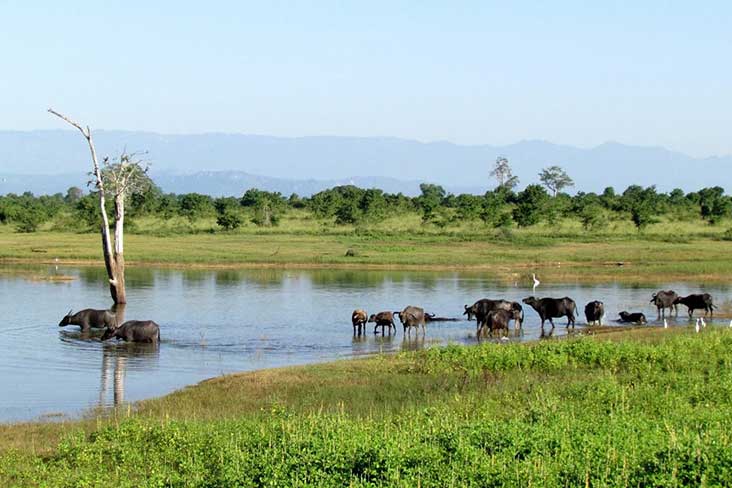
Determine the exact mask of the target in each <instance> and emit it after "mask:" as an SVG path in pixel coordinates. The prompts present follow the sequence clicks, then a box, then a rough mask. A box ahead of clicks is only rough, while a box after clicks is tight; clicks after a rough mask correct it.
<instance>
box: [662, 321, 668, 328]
mask: <svg viewBox="0 0 732 488" xmlns="http://www.w3.org/2000/svg"><path fill="white" fill-rule="evenodd" d="M663 328H664V329H668V320H666V319H663Z"/></svg>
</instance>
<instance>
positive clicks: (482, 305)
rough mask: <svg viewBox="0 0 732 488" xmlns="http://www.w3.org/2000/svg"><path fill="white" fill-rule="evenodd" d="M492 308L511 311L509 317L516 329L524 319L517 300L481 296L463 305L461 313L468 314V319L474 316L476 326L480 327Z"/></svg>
mask: <svg viewBox="0 0 732 488" xmlns="http://www.w3.org/2000/svg"><path fill="white" fill-rule="evenodd" d="M494 310H505V311H507V312H510V313H511V318H512V320H513V321H514V327H515V328H517V329H520V328H521V324H522V322H523V320H524V308H523V307H522V306H521V304H520V303H518V302H509V301H508V300H491V299H490V298H483V299H481V300H478V301H477V302H475V303H474V304H473V305H471V306H470V307H468V306H467V305H465V310H464V312H463V315H467V316H468V320H472V319H473V317H475V321H476V324H475V326H476V328H477V329H480V328H481V324H484V323H485V320H486V318H487V317H488V314H489V313H490V312H492V311H494Z"/></svg>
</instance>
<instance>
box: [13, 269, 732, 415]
mask: <svg viewBox="0 0 732 488" xmlns="http://www.w3.org/2000/svg"><path fill="white" fill-rule="evenodd" d="M19 269H20V268H8V267H5V268H0V311H1V312H2V314H3V315H4V318H5V320H3V321H2V323H0V333H2V335H1V336H0V337H2V340H3V345H4V348H3V353H2V354H0V392H2V393H0V421H17V420H25V419H33V418H37V417H39V416H49V417H53V416H55V415H58V414H65V415H72V416H73V415H78V414H81V413H82V412H83V411H84V410H85V409H88V408H92V407H96V406H102V407H106V406H110V405H114V404H116V403H121V402H124V401H135V400H139V399H142V398H148V397H152V396H157V395H162V394H165V393H168V392H170V391H172V390H175V389H177V388H180V387H182V386H185V385H189V384H192V383H196V382H198V381H200V380H202V379H205V378H209V377H212V376H217V375H221V374H226V373H231V372H235V371H243V370H254V369H261V368H269V367H275V366H283V365H293V364H304V363H312V362H320V361H327V360H332V359H337V358H345V357H352V356H357V355H362V354H368V353H374V352H379V351H399V350H402V349H414V348H421V347H426V346H429V345H433V344H445V343H448V342H454V343H469V344H472V343H475V342H476V339H475V323H474V322H467V321H464V320H461V321H458V322H437V323H431V324H428V329H427V334H426V337H422V336H421V335H419V336H417V335H416V334H412V338H411V339H410V338H409V337H407V338H406V339H405V337H404V335H403V333H402V330H401V326H399V330H398V332H397V333H396V335H393V336H391V337H390V336H386V337H381V336H379V335H376V336H375V335H374V334H373V333H372V329H371V328H369V330H368V333H367V334H366V335H365V336H364V337H354V336H353V335H352V327H351V323H350V317H351V312H352V311H353V310H354V309H355V308H364V309H365V310H366V311H367V312H368V313H373V312H378V311H381V310H399V309H401V308H403V307H404V306H405V305H408V304H413V305H419V306H423V307H424V308H425V309H426V310H427V311H428V312H432V313H436V314H437V315H439V316H446V317H461V313H462V311H463V305H464V304H470V303H473V302H474V301H475V300H477V299H479V298H482V297H491V298H499V297H502V298H507V299H510V300H516V301H520V299H521V298H523V297H526V296H528V295H531V294H532V291H531V282H530V279H528V278H527V279H524V280H523V282H522V283H517V284H515V285H510V286H509V285H506V284H500V283H496V282H493V281H489V280H486V279H484V278H482V277H481V275H480V274H474V273H472V274H461V273H454V272H453V273H420V272H383V271H354V270H348V271H343V270H341V271H338V270H336V271H321V270H317V271H303V270H297V271H287V270H203V271H202V270H171V269H154V268H152V269H150V268H145V269H129V270H128V274H127V287H128V288H127V293H128V301H129V304H128V305H127V307H126V309H125V318H126V319H128V320H130V319H152V320H155V321H156V322H157V323H158V324H160V326H161V336H162V341H161V344H160V346H159V347H157V348H155V347H152V346H149V345H132V344H124V343H115V342H114V341H109V342H105V343H102V342H101V341H100V340H99V336H100V335H101V331H93V332H92V333H91V334H90V335H89V336H82V334H81V333H80V332H79V328H78V327H77V326H68V327H65V328H62V327H58V322H59V321H60V320H61V318H62V317H63V316H64V315H65V314H66V312H68V310H69V309H70V308H73V309H74V310H75V311H77V310H80V309H83V308H107V307H109V306H110V305H111V302H110V299H109V292H108V288H107V286H106V276H105V275H104V273H103V270H102V269H101V268H72V267H58V268H56V267H54V266H50V267H34V268H31V269H29V268H23V269H22V271H24V273H22V274H19V273H17V272H16V271H18V270H19ZM53 276H68V277H69V278H70V279H68V280H64V281H54V280H47V279H46V278H49V277H53ZM659 288H673V289H675V290H676V291H677V292H679V293H681V294H686V293H693V292H696V291H698V290H704V291H707V292H709V293H711V294H712V295H713V296H714V297H715V303H717V304H718V305H720V306H721V307H722V308H723V309H727V310H728V309H729V308H730V302H729V300H728V298H727V297H728V296H730V288H729V287H727V286H720V285H714V286H704V284H700V283H674V284H668V283H667V284H659V285H655V286H648V285H643V286H633V285H625V284H618V283H605V284H597V285H580V284H564V285H552V286H550V285H546V284H541V285H540V286H539V288H538V289H537V291H536V295H537V296H558V297H560V296H565V295H566V296H571V297H573V298H574V299H575V300H576V301H577V304H578V307H579V308H580V310H582V309H583V308H584V304H585V303H586V302H588V301H590V300H594V299H599V300H603V301H604V302H605V308H606V311H607V320H609V321H611V322H610V323H613V322H612V320H613V319H614V318H615V317H616V316H617V312H618V311H620V310H629V311H643V312H645V313H646V315H647V316H648V318H649V319H655V317H656V313H655V308H653V307H652V306H651V305H650V304H649V303H648V301H649V299H650V295H651V293H652V292H653V291H655V290H657V289H659ZM682 308H683V307H682ZM525 309H526V321H525V323H524V330H523V334H522V335H521V336H519V337H515V336H513V337H511V338H510V340H512V341H525V340H534V339H537V338H539V336H540V333H541V329H540V327H539V320H538V316H537V315H536V313H534V311H533V310H531V309H530V308H529V307H525ZM680 312H681V313H680V315H679V319H678V320H670V322H669V324H670V325H671V326H688V325H689V322H688V321H687V320H686V319H685V317H686V315H685V310H680ZM580 315H581V314H580ZM577 322H578V324H583V323H584V317H583V316H582V317H581V318H580V319H579V320H578V321H577ZM654 322H655V321H654V320H651V323H654ZM727 322H728V320H727ZM719 323H722V321H720V322H719ZM565 324H566V320H564V319H560V320H558V321H557V328H556V329H555V331H554V336H561V335H564V334H565V333H566V329H565V327H564V325H565ZM548 331H549V327H548V324H547V332H548Z"/></svg>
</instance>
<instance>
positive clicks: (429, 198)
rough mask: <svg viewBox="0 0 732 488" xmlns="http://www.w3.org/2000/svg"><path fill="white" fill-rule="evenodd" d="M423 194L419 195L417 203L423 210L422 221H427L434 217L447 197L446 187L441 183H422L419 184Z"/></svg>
mask: <svg viewBox="0 0 732 488" xmlns="http://www.w3.org/2000/svg"><path fill="white" fill-rule="evenodd" d="M419 190H420V191H421V195H420V196H418V197H417V204H418V205H419V208H420V209H421V210H422V222H423V223H427V222H430V221H432V220H433V219H434V217H435V213H436V211H437V209H438V208H439V207H440V206H441V205H442V201H443V200H444V198H445V189H444V188H442V187H441V186H440V185H433V184H430V183H422V184H420V185H419Z"/></svg>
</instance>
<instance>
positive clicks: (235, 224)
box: [216, 208, 244, 230]
mask: <svg viewBox="0 0 732 488" xmlns="http://www.w3.org/2000/svg"><path fill="white" fill-rule="evenodd" d="M216 223H217V224H218V225H219V226H221V228H223V229H224V230H235V229H238V228H239V227H241V224H243V223H244V219H242V217H241V215H240V214H239V212H237V211H236V210H234V209H232V208H226V209H224V210H223V211H222V212H220V213H219V215H218V217H216Z"/></svg>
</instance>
